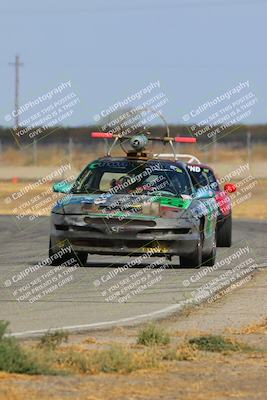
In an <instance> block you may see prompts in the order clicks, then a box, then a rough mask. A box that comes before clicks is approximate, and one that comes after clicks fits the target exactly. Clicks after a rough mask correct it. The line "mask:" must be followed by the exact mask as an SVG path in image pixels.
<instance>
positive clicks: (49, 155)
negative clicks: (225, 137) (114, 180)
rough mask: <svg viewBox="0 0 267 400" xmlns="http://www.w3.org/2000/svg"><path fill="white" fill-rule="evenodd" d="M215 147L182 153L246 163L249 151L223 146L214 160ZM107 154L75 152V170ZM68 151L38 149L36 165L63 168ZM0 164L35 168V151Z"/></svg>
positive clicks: (261, 157)
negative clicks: (62, 162) (62, 164)
mask: <svg viewBox="0 0 267 400" xmlns="http://www.w3.org/2000/svg"><path fill="white" fill-rule="evenodd" d="M266 148H267V146H266V145H265V144H258V145H254V146H253V152H252V159H251V161H252V163H253V162H255V161H266V152H267V150H266ZM212 149H213V147H212V146H208V147H207V148H206V149H203V150H200V149H199V148H198V147H197V146H194V147H192V146H190V145H180V147H179V153H190V154H193V155H195V156H196V157H198V158H200V159H201V160H205V162H206V163H210V162H216V161H225V162H229V161H233V160H235V162H236V163H244V162H246V161H247V149H246V148H245V147H244V148H241V149H234V148H230V147H226V146H222V145H218V147H217V153H216V160H215V159H214V153H213V151H212ZM105 151H106V147H105V145H104V144H103V143H101V144H100V145H99V146H98V147H97V148H95V149H93V150H92V149H90V148H87V149H85V150H84V149H83V148H76V149H74V150H73V152H72V163H73V166H74V167H75V168H78V169H80V168H81V167H82V166H84V165H86V164H87V163H88V162H90V161H92V160H94V159H96V158H98V157H101V156H103V155H104V153H105ZM162 151H164V152H168V153H169V152H170V149H168V148H164V150H162V147H157V146H154V148H153V150H152V152H153V153H157V152H162ZM114 155H115V156H118V155H122V151H121V150H120V148H119V147H116V149H115V151H114ZM68 157H69V155H68V149H67V147H66V148H62V146H47V147H45V146H41V145H40V146H39V147H38V151H37V164H36V165H39V166H48V165H53V166H57V165H60V164H61V160H63V159H66V158H67V159H68ZM1 164H2V165H12V166H28V165H34V159H33V150H32V148H31V147H30V148H28V149H22V150H18V149H16V148H14V147H9V148H8V149H7V150H6V151H5V152H4V153H2V155H1Z"/></svg>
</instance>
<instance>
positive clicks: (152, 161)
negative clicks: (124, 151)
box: [97, 156, 186, 168]
mask: <svg viewBox="0 0 267 400" xmlns="http://www.w3.org/2000/svg"><path fill="white" fill-rule="evenodd" d="M97 161H115V162H116V161H129V162H131V161H137V162H138V161H139V162H144V163H148V164H150V163H156V162H160V163H161V164H168V165H169V164H175V165H176V166H178V167H182V168H186V163H184V162H183V161H176V160H168V159H162V158H148V159H147V160H144V159H141V158H130V157H108V156H105V157H100V158H98V159H97Z"/></svg>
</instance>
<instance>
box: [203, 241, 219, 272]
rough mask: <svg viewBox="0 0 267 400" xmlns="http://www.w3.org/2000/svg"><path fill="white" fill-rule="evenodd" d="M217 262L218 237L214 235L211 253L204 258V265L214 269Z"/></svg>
mask: <svg viewBox="0 0 267 400" xmlns="http://www.w3.org/2000/svg"><path fill="white" fill-rule="evenodd" d="M215 262H216V236H215V235H214V239H213V244H212V249H211V251H210V252H209V253H208V254H207V255H204V256H203V260H202V265H206V266H208V267H213V265H214V264H215Z"/></svg>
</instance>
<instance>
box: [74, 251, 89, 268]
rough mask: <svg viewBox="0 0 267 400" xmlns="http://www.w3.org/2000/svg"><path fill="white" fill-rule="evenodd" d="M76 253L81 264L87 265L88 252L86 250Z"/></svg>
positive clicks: (82, 265)
mask: <svg viewBox="0 0 267 400" xmlns="http://www.w3.org/2000/svg"><path fill="white" fill-rule="evenodd" d="M76 255H77V258H78V262H79V264H80V266H81V267H85V265H86V261H87V256H88V254H87V253H84V252H79V253H77V252H76Z"/></svg>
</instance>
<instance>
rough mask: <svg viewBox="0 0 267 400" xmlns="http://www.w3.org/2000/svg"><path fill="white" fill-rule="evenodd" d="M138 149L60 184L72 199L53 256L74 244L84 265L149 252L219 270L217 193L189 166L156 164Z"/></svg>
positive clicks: (63, 203) (56, 227)
mask: <svg viewBox="0 0 267 400" xmlns="http://www.w3.org/2000/svg"><path fill="white" fill-rule="evenodd" d="M138 140H139V139H138ZM142 140H143V142H145V140H144V138H143V139H142ZM168 140H171V139H170V138H169V139H168ZM140 141H141V140H140ZM136 143H137V141H135V151H132V152H129V153H128V154H127V156H126V157H111V156H110V155H108V156H105V157H102V158H99V159H97V160H95V161H93V162H91V163H90V164H88V165H87V166H86V167H85V168H84V170H83V171H82V172H81V174H80V175H79V176H78V178H77V180H76V181H75V182H74V183H73V184H69V183H65V182H61V183H60V182H59V183H56V184H54V186H53V188H54V191H56V192H61V193H64V194H65V196H64V197H62V198H61V199H60V200H59V201H58V202H57V203H56V205H55V206H54V207H53V209H52V213H51V235H50V245H49V256H50V257H52V256H53V254H55V252H57V251H58V250H59V249H60V248H61V246H62V243H69V244H70V245H71V247H72V249H73V250H74V252H75V253H76V255H77V257H78V259H79V262H80V265H81V266H83V265H85V264H86V261H87V257H88V254H90V255H91V254H102V255H124V256H125V255H128V256H137V255H142V254H145V253H149V254H150V255H152V256H157V257H162V256H165V257H166V258H167V259H171V257H172V256H179V257H180V266H182V267H193V268H197V267H200V266H201V265H211V266H212V265H214V263H215V258H216V223H217V217H216V215H214V213H213V210H214V207H215V206H216V202H215V197H214V192H213V191H212V190H210V189H209V188H208V189H205V190H203V188H201V189H200V190H196V188H195V187H194V185H193V182H192V179H191V177H190V174H189V172H188V169H187V166H186V164H185V163H183V162H179V161H176V160H175V159H174V160H161V159H155V158H153V157H151V156H150V155H149V154H146V153H144V152H143V150H141V151H139V152H138V151H137V147H138V146H137V145H136ZM61 261H62V260H61ZM56 262H57V261H55V262H54V263H56Z"/></svg>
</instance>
